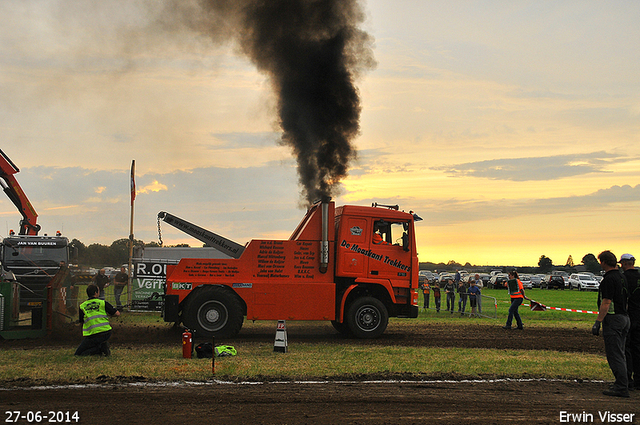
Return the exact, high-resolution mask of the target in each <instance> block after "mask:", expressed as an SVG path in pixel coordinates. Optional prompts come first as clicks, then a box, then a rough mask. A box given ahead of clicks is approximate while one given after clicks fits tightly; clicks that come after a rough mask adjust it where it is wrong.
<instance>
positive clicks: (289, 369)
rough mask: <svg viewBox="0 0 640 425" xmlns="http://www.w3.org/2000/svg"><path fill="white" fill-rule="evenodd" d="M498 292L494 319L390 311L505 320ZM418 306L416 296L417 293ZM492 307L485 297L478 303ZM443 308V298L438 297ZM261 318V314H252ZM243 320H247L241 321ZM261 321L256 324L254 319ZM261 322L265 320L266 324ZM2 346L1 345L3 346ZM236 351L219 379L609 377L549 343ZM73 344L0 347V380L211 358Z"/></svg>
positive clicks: (562, 320)
mask: <svg viewBox="0 0 640 425" xmlns="http://www.w3.org/2000/svg"><path fill="white" fill-rule="evenodd" d="M483 295H486V296H489V297H495V298H496V299H497V318H496V319H469V318H468V317H466V316H464V317H461V316H460V315H459V314H454V315H450V314H448V313H443V312H442V311H441V312H440V313H436V312H435V311H434V310H427V311H421V313H420V316H419V318H418V319H417V321H416V320H407V319H391V322H392V323H401V324H402V325H401V326H405V325H404V324H406V326H420V323H422V322H427V321H430V322H433V321H437V322H451V323H456V324H459V325H464V324H465V323H466V324H471V323H474V324H477V323H483V324H490V325H495V326H499V325H501V324H503V323H504V320H505V318H506V315H507V310H508V308H509V300H508V295H507V293H506V291H500V290H489V289H485V290H483ZM527 295H528V296H529V297H530V298H533V299H535V300H537V301H539V302H541V303H543V304H545V305H548V306H553V307H563V308H572V309H585V310H595V303H596V297H597V294H596V293H593V292H591V293H589V292H578V291H569V290H565V291H553V290H552V291H548V290H540V289H533V290H528V291H527ZM420 306H422V300H420ZM489 307H491V308H493V306H492V305H491V306H490V305H485V306H484V308H485V309H488V308H489ZM443 308H444V305H443ZM520 311H521V316H522V317H523V320H524V322H525V324H526V326H532V327H549V328H553V327H576V326H578V327H585V328H589V327H590V323H591V322H592V321H593V320H594V319H595V315H593V314H584V313H570V312H561V311H544V312H532V311H530V310H529V309H528V308H526V307H524V306H523V307H521V309H520ZM118 320H120V321H121V323H124V324H126V325H131V326H140V327H144V326H152V327H169V326H170V324H166V323H164V322H163V321H162V320H161V319H160V317H159V315H158V314H156V313H144V314H130V313H129V314H124V315H123V316H122V317H121V318H119V319H118ZM256 323H264V322H256ZM247 326H253V324H252V325H249V324H248V325H247ZM257 326H261V325H257ZM265 326H270V327H272V326H273V324H271V323H270V324H267V325H265ZM3 348H4V347H3ZM236 348H238V351H239V355H238V356H236V357H226V358H221V359H217V360H216V374H215V377H216V378H218V379H235V380H237V379H260V378H261V377H272V378H273V377H283V378H287V377H289V378H303V377H310V378H313V377H332V376H334V377H338V376H345V375H349V374H385V373H409V374H420V375H425V374H426V375H438V374H458V375H463V376H467V377H479V376H510V377H531V376H535V377H545V378H581V379H609V378H610V374H611V372H610V370H609V368H608V366H607V363H606V360H605V359H604V355H594V354H585V353H575V352H574V353H560V352H554V351H548V350H539V351H537V350H536V351H531V350H527V351H524V350H521V351H519V350H497V349H459V348H455V349H454V348H434V347H406V346H380V345H360V344H353V345H350V344H340V345H337V344H330V343H326V342H315V343H314V342H302V343H296V345H295V347H290V350H289V352H288V353H286V354H284V355H283V354H281V353H274V352H273V345H272V343H271V342H269V343H265V342H255V341H253V342H252V341H249V342H246V341H244V342H242V344H241V346H237V347H236ZM73 351H74V347H73V348H72V347H42V348H38V347H36V348H29V349H23V348H19V347H16V348H11V347H9V348H8V349H3V350H0V382H3V383H5V385H10V383H11V382H15V381H16V380H25V379H26V380H28V381H29V382H31V383H75V382H95V379H96V377H98V376H101V375H102V376H109V377H118V376H120V377H144V378H145V379H147V380H167V381H171V380H194V381H199V380H200V381H201V380H206V379H211V378H212V377H213V376H214V375H213V374H212V370H211V360H210V359H209V360H207V359H192V360H187V359H183V358H182V352H181V349H180V346H179V345H176V346H173V347H167V346H160V345H158V346H156V345H152V344H147V345H144V344H142V345H134V346H130V347H120V348H119V349H117V350H113V355H112V356H111V357H109V358H97V357H89V358H76V357H74V356H73Z"/></svg>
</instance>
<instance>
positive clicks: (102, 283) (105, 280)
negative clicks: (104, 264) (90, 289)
mask: <svg viewBox="0 0 640 425" xmlns="http://www.w3.org/2000/svg"><path fill="white" fill-rule="evenodd" d="M93 283H94V285H96V286H97V287H98V289H99V290H100V295H98V298H100V299H101V300H104V299H105V296H104V288H106V287H107V286H109V276H107V275H106V274H105V270H104V269H100V271H99V272H98V274H97V275H95V277H94V278H93Z"/></svg>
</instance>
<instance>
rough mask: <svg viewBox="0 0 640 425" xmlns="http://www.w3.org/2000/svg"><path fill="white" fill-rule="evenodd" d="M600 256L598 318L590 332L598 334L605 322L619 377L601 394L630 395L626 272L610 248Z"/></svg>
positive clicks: (608, 346) (607, 345) (609, 352)
mask: <svg viewBox="0 0 640 425" xmlns="http://www.w3.org/2000/svg"><path fill="white" fill-rule="evenodd" d="M598 260H599V261H600V266H601V267H602V269H603V270H604V271H605V274H604V279H602V282H600V288H599V289H598V318H597V319H596V322H595V323H594V324H593V327H592V328H591V332H592V333H593V334H594V335H599V334H600V326H601V325H602V336H603V338H604V350H605V352H606V354H607V362H608V363H609V368H610V369H611V372H613V376H614V377H615V379H616V380H615V382H614V383H613V385H612V386H611V387H610V388H609V389H608V390H605V391H603V392H602V394H604V395H608V396H614V397H629V377H628V376H627V359H626V356H625V348H626V347H625V345H626V339H627V334H628V333H629V326H630V321H629V316H628V314H627V296H628V295H627V284H626V282H625V279H624V276H623V275H622V274H621V273H620V271H619V270H618V266H617V264H618V261H617V259H616V256H615V255H614V254H613V253H612V252H611V251H602V252H601V253H600V255H598Z"/></svg>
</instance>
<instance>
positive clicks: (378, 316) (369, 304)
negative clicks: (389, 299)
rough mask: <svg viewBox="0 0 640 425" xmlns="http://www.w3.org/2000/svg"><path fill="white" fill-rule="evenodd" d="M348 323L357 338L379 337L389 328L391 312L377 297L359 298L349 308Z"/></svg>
mask: <svg viewBox="0 0 640 425" xmlns="http://www.w3.org/2000/svg"><path fill="white" fill-rule="evenodd" d="M346 323H347V325H348V326H349V330H350V331H351V333H352V334H353V336H355V337H356V338H361V339H371V338H377V337H379V336H380V335H382V334H383V333H384V331H385V329H387V324H388V323H389V312H388V311H387V308H386V307H385V305H384V304H383V303H382V301H380V300H379V299H377V298H373V297H362V298H358V299H356V300H355V301H354V302H353V303H352V304H351V305H350V306H349V309H348V310H347V317H346Z"/></svg>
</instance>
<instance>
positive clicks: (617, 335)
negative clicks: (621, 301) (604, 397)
mask: <svg viewBox="0 0 640 425" xmlns="http://www.w3.org/2000/svg"><path fill="white" fill-rule="evenodd" d="M629 325H630V322H629V316H625V315H622V314H607V316H606V317H605V318H604V320H603V321H602V336H603V337H604V350H605V352H606V353H607V362H608V363H609V368H610V369H611V372H613V376H614V377H615V378H616V381H615V382H614V383H613V390H614V391H627V390H628V386H629V377H628V376H627V359H626V356H625V354H624V351H625V348H626V347H625V346H626V341H627V334H628V333H629Z"/></svg>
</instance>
